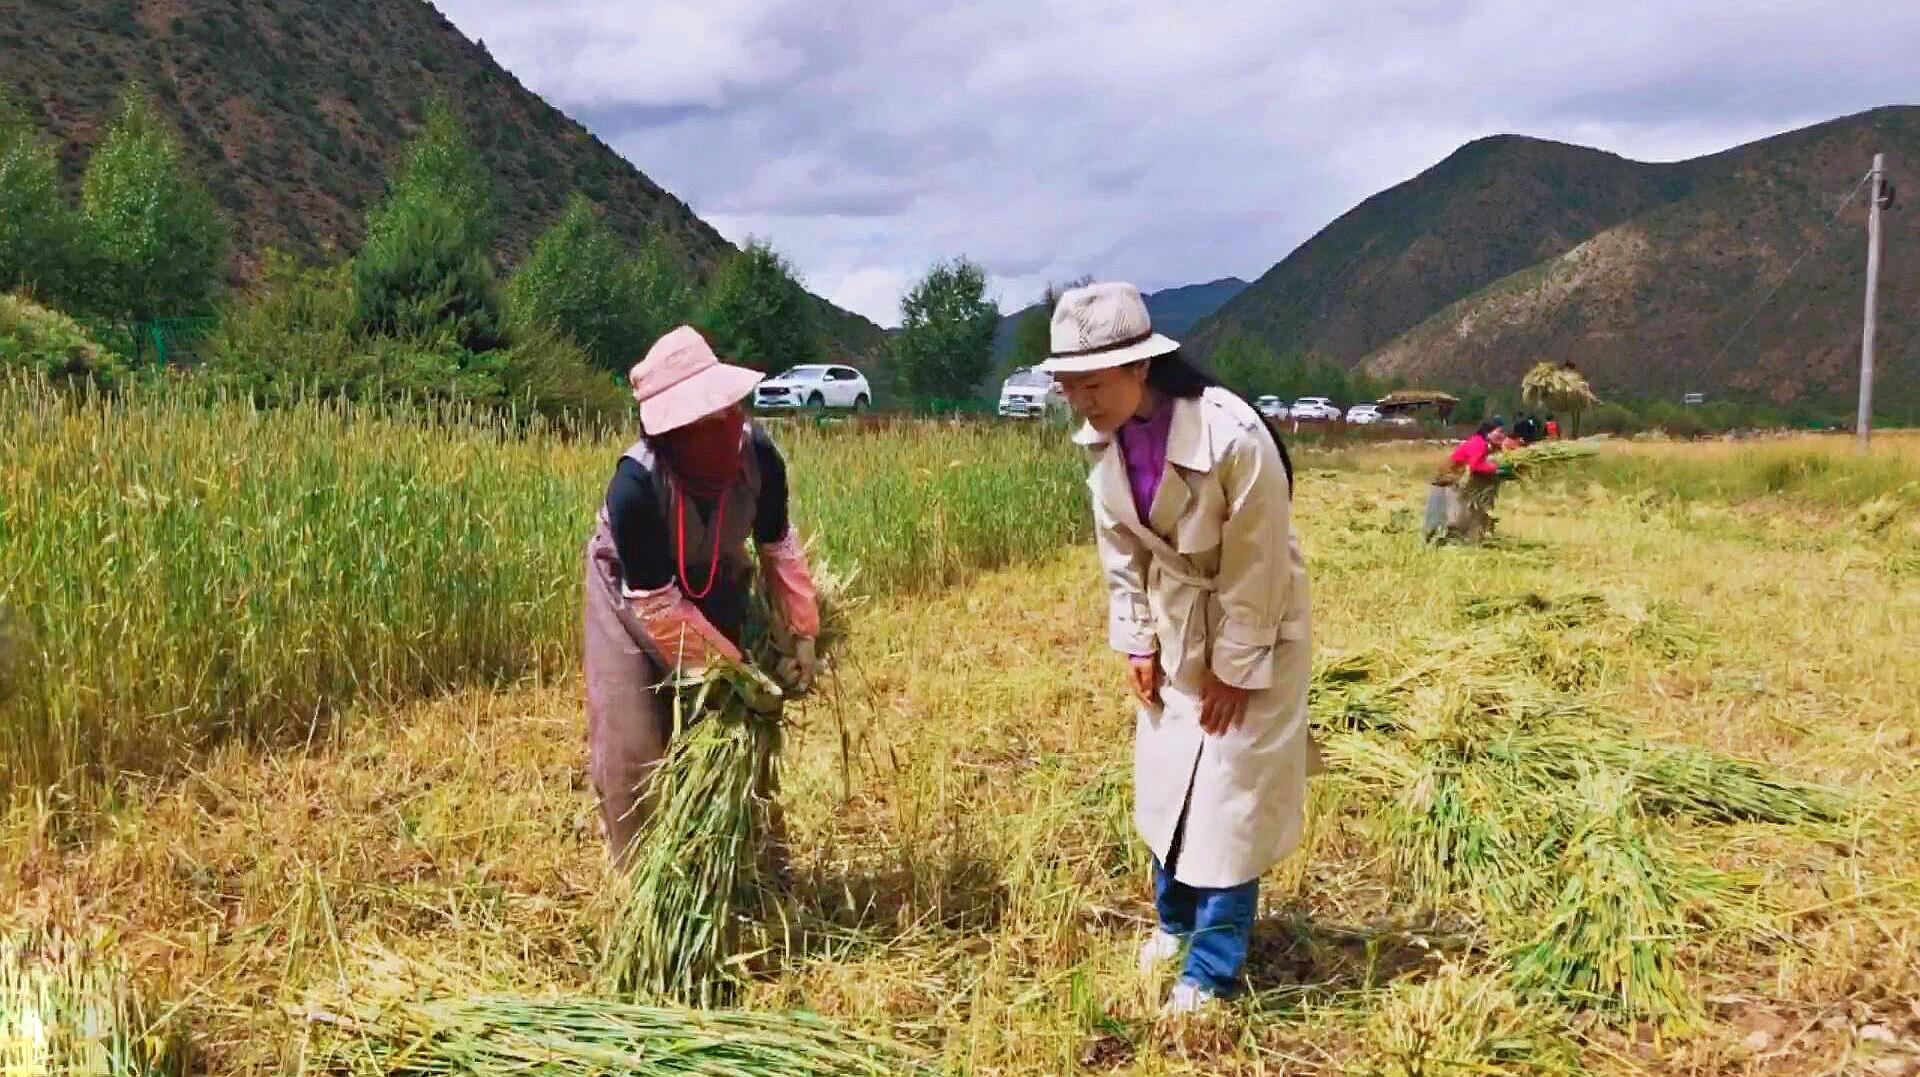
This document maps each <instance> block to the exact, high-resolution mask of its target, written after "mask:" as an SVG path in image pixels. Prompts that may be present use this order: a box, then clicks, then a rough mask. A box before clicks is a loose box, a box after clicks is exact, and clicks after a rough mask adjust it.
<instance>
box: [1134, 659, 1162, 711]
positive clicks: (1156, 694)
mask: <svg viewBox="0 0 1920 1077" xmlns="http://www.w3.org/2000/svg"><path fill="white" fill-rule="evenodd" d="M1127 683H1128V684H1129V685H1130V686H1131V687H1132V688H1133V698H1135V699H1137V700H1139V701H1140V705H1141V706H1143V707H1157V706H1159V705H1160V656H1159V655H1157V654H1148V655H1139V654H1136V655H1132V656H1130V657H1128V659H1127Z"/></svg>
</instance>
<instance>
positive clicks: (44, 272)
mask: <svg viewBox="0 0 1920 1077" xmlns="http://www.w3.org/2000/svg"><path fill="white" fill-rule="evenodd" d="M83 250H84V248H83V246H82V234H81V229H80V215H79V214H78V213H77V212H75V210H74V208H73V205H72V204H71V203H70V202H68V201H67V197H66V195H65V193H64V192H62V191H61V189H60V165H59V161H58V160H57V159H56V158H55V156H54V152H53V147H52V146H51V145H49V144H48V143H47V141H46V140H45V139H43V138H42V137H41V136H40V131H39V129H38V127H36V126H35V124H34V123H33V121H32V119H30V118H29V117H28V115H27V112H26V110H25V109H24V108H22V107H21V106H20V104H19V103H18V102H17V101H15V100H14V99H13V98H12V97H11V96H9V95H8V94H7V93H6V92H5V91H4V90H0V291H9V292H10V291H23V290H24V291H28V292H31V293H34V294H36V295H38V296H40V297H41V298H42V299H44V300H50V301H54V302H67V301H68V300H69V299H70V298H71V296H70V290H71V288H72V287H73V286H75V285H78V284H79V283H80V282H81V281H82V280H83V279H84V277H85V275H84V274H83V272H82V269H81V261H82V255H83Z"/></svg>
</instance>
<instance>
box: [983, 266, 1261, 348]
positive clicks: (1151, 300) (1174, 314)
mask: <svg viewBox="0 0 1920 1077" xmlns="http://www.w3.org/2000/svg"><path fill="white" fill-rule="evenodd" d="M1246 287H1247V282H1246V281H1244V280H1241V279H1240V278H1239V277H1235V276H1225V277H1216V278H1214V279H1213V280H1210V281H1202V282H1200V283H1197V284H1176V285H1174V286H1173V287H1171V288H1162V289H1160V290H1159V291H1157V292H1148V293H1145V294H1144V295H1142V296H1141V298H1142V299H1145V300H1146V302H1147V314H1148V316H1149V317H1150V318H1152V319H1153V328H1154V330H1155V331H1157V332H1160V333H1165V334H1166V335H1167V336H1170V337H1172V338H1173V339H1175V340H1183V339H1184V338H1185V337H1186V335H1187V333H1188V331H1190V330H1191V329H1192V328H1193V326H1194V325H1195V324H1196V323H1198V322H1199V321H1200V320H1201V319H1202V318H1204V317H1206V316H1207V315H1209V314H1211V313H1213V312H1214V311H1215V310H1218V309H1219V307H1220V304H1222V303H1225V302H1227V301H1228V300H1230V299H1232V298H1233V297H1234V296H1236V295H1238V294H1240V292H1242V291H1244V290H1245V289H1246ZM1039 309H1040V304H1038V303H1029V304H1028V305H1026V306H1024V307H1021V308H1020V309H1019V310H1016V311H1014V312H1013V313H1011V314H1004V315H1001V317H1000V324H999V325H998V326H996V327H995V328H994V332H993V362H994V368H995V369H999V368H1000V367H1003V366H1005V365H1006V362H1007V360H1008V359H1009V358H1010V357H1012V355H1013V331H1014V327H1015V326H1016V325H1018V324H1019V322H1020V319H1022V318H1024V317H1026V316H1027V315H1029V314H1031V313H1033V312H1034V311H1036V310H1039Z"/></svg>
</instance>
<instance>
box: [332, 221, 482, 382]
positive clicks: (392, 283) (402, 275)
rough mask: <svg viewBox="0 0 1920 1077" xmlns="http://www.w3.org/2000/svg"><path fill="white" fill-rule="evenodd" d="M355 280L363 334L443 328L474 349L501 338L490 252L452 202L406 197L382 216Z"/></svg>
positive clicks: (357, 322)
mask: <svg viewBox="0 0 1920 1077" xmlns="http://www.w3.org/2000/svg"><path fill="white" fill-rule="evenodd" d="M353 286H354V326H355V328H356V330H357V331H358V332H359V333H361V334H362V335H366V336H400V337H419V336H434V335H440V334H445V335H447V336H449V337H450V338H452V339H453V340H454V341H456V342H457V343H458V344H460V345H461V346H462V347H465V348H468V349H471V350H474V351H485V350H488V349H491V348H495V347H498V346H500V345H501V344H504V343H505V333H504V330H503V327H502V325H501V317H500V305H499V300H498V295H497V292H496V288H495V282H494V275H493V256H492V252H491V250H490V248H489V245H488V244H487V242H486V240H485V238H484V235H483V234H482V233H481V232H480V230H479V229H477V228H476V227H475V226H474V223H473V222H472V221H471V220H469V219H467V218H464V217H462V216H461V215H460V214H459V213H458V212H457V211H456V208H455V206H454V204H453V203H451V202H450V201H441V200H435V199H427V198H415V199H409V200H408V201H407V202H406V203H404V204H403V205H402V206H399V207H396V208H395V210H394V211H393V212H390V213H387V214H384V215H383V219H382V222H381V225H380V228H379V229H378V230H377V231H375V232H373V233H372V234H370V235H368V237H367V242H366V245H365V246H364V247H362V248H361V249H360V253H359V254H358V255H357V256H356V257H355V258H354V260H353Z"/></svg>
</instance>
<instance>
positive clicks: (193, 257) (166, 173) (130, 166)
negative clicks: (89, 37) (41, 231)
mask: <svg viewBox="0 0 1920 1077" xmlns="http://www.w3.org/2000/svg"><path fill="white" fill-rule="evenodd" d="M81 203H82V205H83V207H84V208H85V211H86V222H87V232H88V233H89V240H90V245H91V246H92V248H93V251H92V258H91V259H90V263H91V264H90V274H89V275H90V276H91V278H92V281H91V284H90V286H89V287H88V289H87V290H88V292H89V297H90V299H91V302H90V304H89V305H90V306H92V307H94V308H95V309H97V310H98V311H100V312H101V313H104V314H110V315H115V316H119V317H127V318H132V319H135V320H145V319H149V318H153V317H156V316H158V315H162V314H178V313H185V312H189V311H201V310H205V309H207V308H208V307H209V305H210V304H211V303H212V302H213V299H214V297H215V296H216V295H217V294H218V293H219V290H220V284H221V279H222V269H223V266H224V264H225V261H226V245H227V234H226V226H225V224H224V223H223V222H222V221H221V219H220V214H219V211H218V210H217V209H215V208H214V203H213V196H212V195H209V194H208V193H207V190H206V188H205V187H203V186H201V185H200V184H199V183H198V182H196V181H195V180H194V179H193V178H192V177H190V176H188V175H187V174H186V172H185V171H183V170H182V168H181V165H180V151H179V147H178V146H177V145H176V144H175V143H174V139H173V136H172V135H171V134H170V133H169V132H168V131H167V130H166V128H165V127H164V126H162V124H161V122H160V120H159V118H158V117H157V116H156V115H155V114H154V110H153V104H152V102H150V101H149V100H148V99H147V97H146V95H145V94H143V93H141V92H140V91H138V90H132V91H129V92H128V94H127V96H126V100H125V102H124V103H123V105H122V107H121V111H120V118H119V120H118V121H117V122H116V123H115V124H114V126H113V129H112V130H111V131H109V132H107V137H106V140H105V141H104V142H102V143H101V144H100V148H99V149H98V150H96V151H95V152H94V155H93V159H92V160H91V161H89V162H88V164H87V174H86V177H85V180H84V182H83V183H82V186H81Z"/></svg>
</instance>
